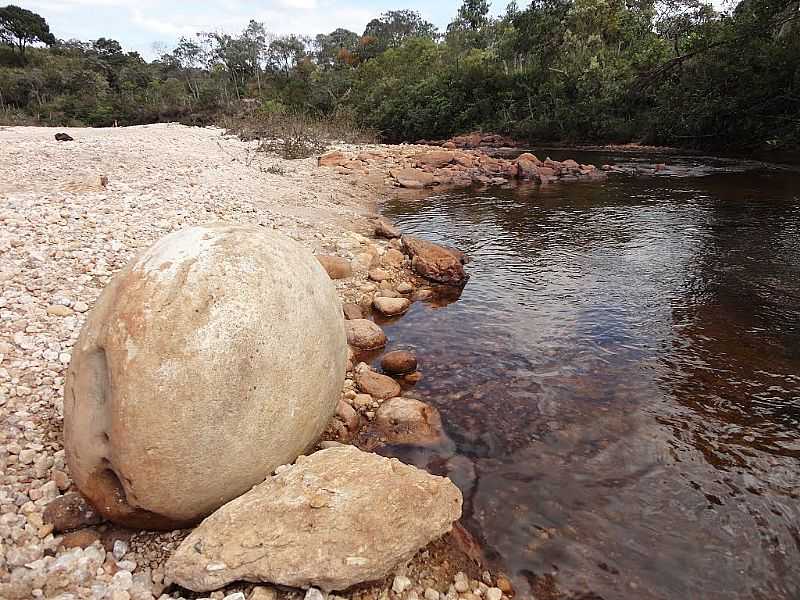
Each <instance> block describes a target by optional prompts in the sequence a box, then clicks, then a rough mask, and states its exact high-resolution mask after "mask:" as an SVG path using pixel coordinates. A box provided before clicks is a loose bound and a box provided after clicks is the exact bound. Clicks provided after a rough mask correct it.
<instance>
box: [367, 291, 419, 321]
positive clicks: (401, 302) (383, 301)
mask: <svg viewBox="0 0 800 600" xmlns="http://www.w3.org/2000/svg"><path fill="white" fill-rule="evenodd" d="M372 306H374V307H375V310H377V311H378V312H380V313H381V314H383V315H386V316H387V317H397V316H399V315H402V314H403V313H405V312H406V311H407V310H408V308H409V307H410V306H411V301H410V300H409V299H408V298H387V297H383V296H376V298H375V299H374V300H373V301H372Z"/></svg>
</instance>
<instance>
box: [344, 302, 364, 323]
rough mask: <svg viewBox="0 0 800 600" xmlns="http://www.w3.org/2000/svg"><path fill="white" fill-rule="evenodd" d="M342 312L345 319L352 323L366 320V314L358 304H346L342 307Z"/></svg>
mask: <svg viewBox="0 0 800 600" xmlns="http://www.w3.org/2000/svg"><path fill="white" fill-rule="evenodd" d="M342 312H343V313H344V318H345V319H348V320H351V321H352V320H355V319H363V318H364V313H363V312H362V311H361V307H360V306H359V305H358V304H353V303H352V302H345V303H344V304H343V305H342Z"/></svg>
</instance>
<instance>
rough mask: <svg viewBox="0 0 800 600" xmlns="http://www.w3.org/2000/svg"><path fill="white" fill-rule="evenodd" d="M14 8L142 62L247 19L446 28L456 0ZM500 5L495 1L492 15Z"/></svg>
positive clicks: (75, 0)
mask: <svg viewBox="0 0 800 600" xmlns="http://www.w3.org/2000/svg"><path fill="white" fill-rule="evenodd" d="M14 4H17V5H18V6H22V7H23V8H27V9H28V10H32V11H34V12H37V13H39V14H40V15H42V16H43V17H44V18H45V19H46V20H47V22H48V24H49V25H50V31H51V32H52V33H53V35H55V36H56V37H57V38H61V39H71V38H77V39H80V40H93V39H97V38H99V37H109V38H113V39H115V40H117V41H118V42H120V44H122V46H123V47H124V48H125V49H126V50H135V51H137V52H139V53H141V54H142V56H144V57H145V58H147V59H152V58H155V57H156V56H157V55H159V54H161V52H162V50H159V49H158V46H154V44H157V43H160V44H162V45H164V50H168V49H172V47H174V45H175V42H177V40H178V39H179V38H180V37H181V36H187V37H189V36H193V35H194V34H195V33H197V32H199V31H220V30H221V31H225V32H228V33H237V32H239V31H241V30H242V29H243V28H244V27H245V25H247V22H248V21H249V20H250V19H255V20H256V21H262V22H263V23H264V24H265V25H266V28H267V30H269V31H271V32H273V33H278V34H283V33H302V34H307V35H315V34H317V33H328V32H330V31H333V30H334V29H336V28H337V27H346V28H347V29H351V30H353V31H356V32H358V33H361V32H362V31H364V26H365V25H366V24H367V22H368V21H370V20H371V19H373V18H374V17H377V16H378V15H380V13H382V12H385V11H387V10H397V9H401V8H410V9H413V10H416V11H418V12H419V13H420V14H421V15H422V16H423V17H424V18H425V19H427V20H428V21H431V22H432V23H434V24H435V25H437V26H438V27H439V28H440V29H443V28H444V27H446V26H447V24H448V23H449V22H450V20H451V19H452V18H453V16H454V15H455V14H456V12H457V10H458V7H459V6H460V4H461V2H460V0H438V1H431V0H428V1H420V0H396V1H395V2H391V1H386V0H381V1H379V2H368V1H367V0H256V1H251V2H244V1H240V0H195V1H172V2H169V1H167V2H164V1H158V0H30V1H27V2H26V1H25V0H16V2H14ZM504 6H505V4H504V3H502V2H498V1H495V2H494V3H493V12H495V13H496V12H499V11H500V10H502V9H503V8H504Z"/></svg>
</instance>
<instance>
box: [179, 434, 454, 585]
mask: <svg viewBox="0 0 800 600" xmlns="http://www.w3.org/2000/svg"><path fill="white" fill-rule="evenodd" d="M461 503H462V499H461V492H460V491H459V490H458V488H457V487H456V486H455V485H453V484H452V483H451V482H450V481H449V480H448V479H446V478H443V477H435V476H433V475H430V474H428V473H426V472H425V471H422V470H420V469H417V468H415V467H412V466H409V465H404V464H403V463H401V462H400V461H398V460H397V459H388V458H384V457H382V456H378V455H377V454H372V453H369V452H363V451H361V450H358V449H357V448H355V447H354V446H338V447H334V448H328V449H326V450H321V451H319V452H315V453H314V454H312V455H311V456H309V457H305V458H303V459H302V460H298V461H297V464H295V465H294V466H292V467H290V468H287V469H284V470H282V471H281V472H280V473H279V474H277V475H275V476H273V477H268V478H267V480H266V481H265V482H264V483H262V484H260V485H257V486H255V487H254V488H253V489H252V490H251V491H249V492H247V493H246V494H244V495H243V496H241V497H239V498H236V499H235V500H233V501H231V502H229V503H228V504H226V505H225V506H223V507H222V508H221V509H219V510H218V511H217V512H216V513H214V514H213V515H211V516H210V517H208V518H207V519H206V520H205V521H203V523H202V524H201V525H200V526H198V527H197V528H196V529H195V530H194V531H193V532H192V533H191V534H190V535H189V536H188V537H187V538H186V539H185V540H184V541H183V543H181V545H180V547H179V548H178V549H177V551H176V552H175V553H174V554H173V556H172V557H171V558H170V559H169V561H168V562H167V565H166V579H167V581H168V582H174V583H177V584H179V585H180V586H182V587H185V588H188V589H190V590H194V591H197V592H202V591H209V590H216V589H219V588H221V587H223V586H224V585H226V584H228V583H230V582H232V581H240V580H245V581H252V582H270V583H274V584H279V585H286V586H291V587H298V588H307V587H309V586H315V587H318V588H321V589H322V590H325V591H330V590H342V589H346V588H348V587H350V586H353V585H356V584H359V583H362V582H366V581H374V580H378V579H383V578H384V577H387V576H388V575H389V574H391V573H393V572H394V570H395V569H396V568H397V566H398V565H400V564H404V563H405V562H406V561H408V560H409V559H410V558H411V557H412V556H413V555H414V554H415V553H416V552H417V551H418V550H419V549H420V548H422V547H423V546H425V545H427V544H428V543H430V542H431V541H433V540H435V539H437V538H439V537H440V536H442V535H444V534H445V533H446V532H448V531H449V530H450V529H451V527H452V523H453V522H454V521H456V520H457V519H458V518H459V517H460V516H461Z"/></svg>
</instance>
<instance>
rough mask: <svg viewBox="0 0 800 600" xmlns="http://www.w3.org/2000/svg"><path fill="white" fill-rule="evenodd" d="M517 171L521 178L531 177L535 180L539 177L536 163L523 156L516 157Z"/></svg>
mask: <svg viewBox="0 0 800 600" xmlns="http://www.w3.org/2000/svg"><path fill="white" fill-rule="evenodd" d="M517 169H518V171H517V173H518V175H519V176H520V177H522V178H523V179H533V180H536V179H538V178H539V167H538V166H537V163H534V162H533V161H530V160H526V159H524V158H518V159H517Z"/></svg>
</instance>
